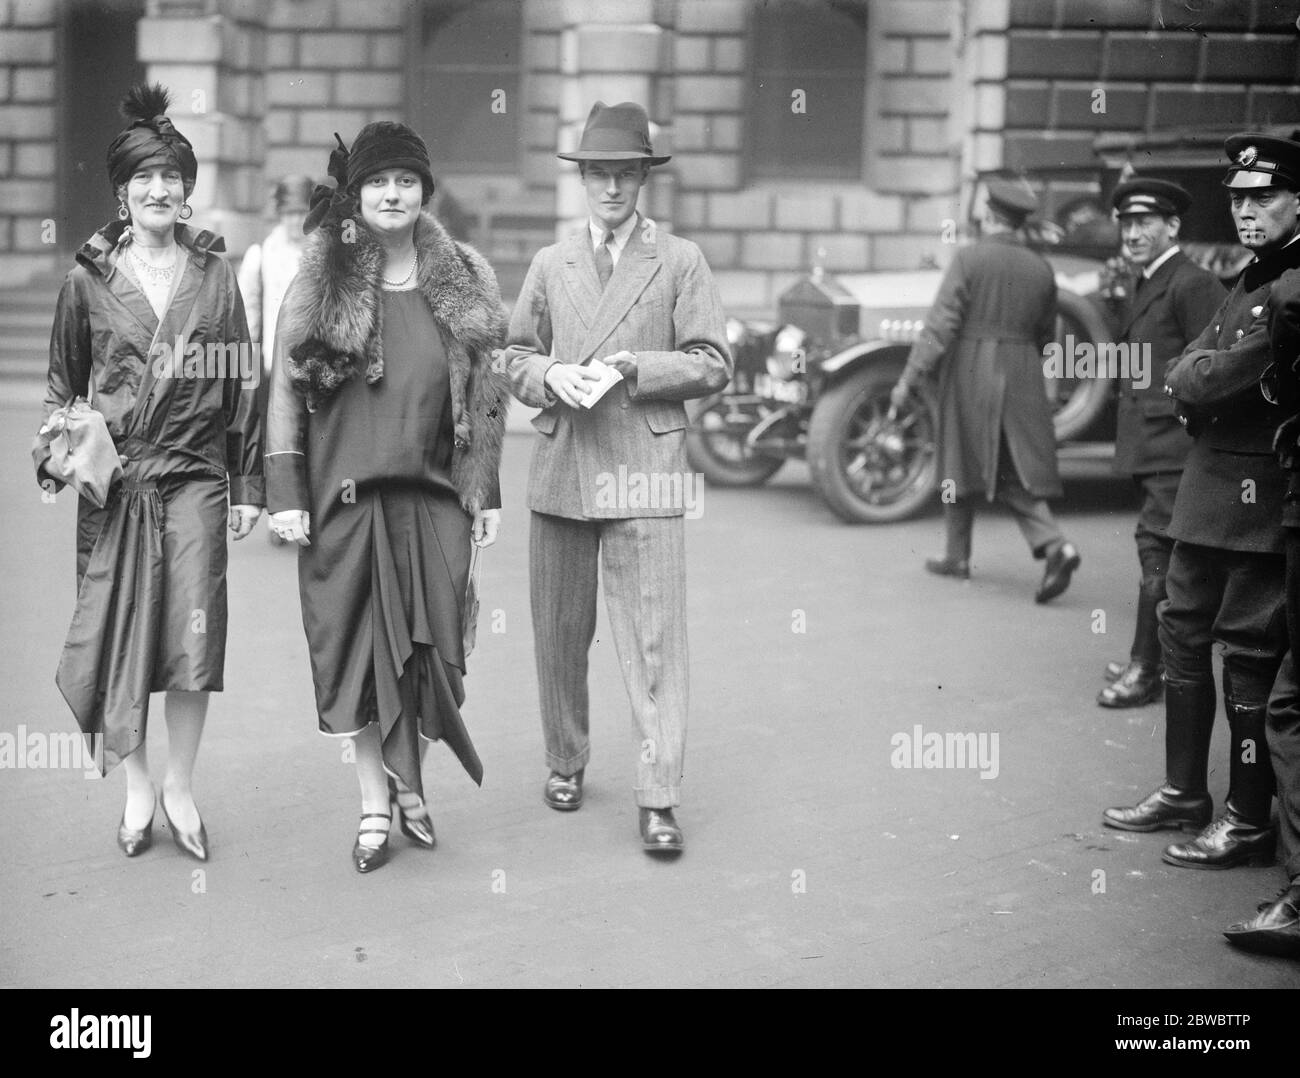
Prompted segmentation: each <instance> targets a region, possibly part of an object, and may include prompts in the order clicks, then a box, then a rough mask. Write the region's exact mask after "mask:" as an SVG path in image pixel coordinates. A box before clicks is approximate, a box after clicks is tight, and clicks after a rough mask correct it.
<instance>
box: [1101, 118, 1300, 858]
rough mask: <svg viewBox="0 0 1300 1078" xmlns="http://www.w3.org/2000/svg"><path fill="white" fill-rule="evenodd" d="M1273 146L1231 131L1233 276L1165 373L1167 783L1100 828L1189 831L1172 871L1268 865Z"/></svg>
mask: <svg viewBox="0 0 1300 1078" xmlns="http://www.w3.org/2000/svg"><path fill="white" fill-rule="evenodd" d="M1285 141H1286V140H1279V139H1271V138H1268V137H1267V136H1263V135H1253V134H1246V135H1234V136H1233V137H1232V138H1230V139H1228V140H1227V141H1226V142H1225V143H1224V147H1225V150H1226V151H1227V155H1228V158H1229V160H1231V161H1232V162H1233V164H1232V167H1231V168H1229V170H1228V175H1227V177H1226V178H1225V179H1224V181H1223V183H1224V186H1225V187H1227V188H1228V189H1229V192H1230V194H1231V200H1232V215H1233V219H1234V221H1235V222H1236V225H1237V233H1238V236H1239V237H1240V240H1241V243H1242V245H1243V246H1244V247H1246V248H1248V249H1250V250H1253V251H1254V252H1255V260H1254V261H1253V262H1251V263H1250V264H1249V265H1248V266H1247V267H1246V269H1245V270H1244V271H1243V272H1242V274H1241V276H1240V277H1239V278H1238V279H1237V281H1236V283H1235V284H1234V285H1233V287H1232V290H1231V291H1230V292H1229V293H1228V296H1227V298H1226V299H1225V300H1224V301H1223V303H1222V304H1221V305H1220V306H1219V309H1218V310H1217V311H1215V313H1214V317H1213V318H1211V319H1210V324H1209V325H1207V326H1206V327H1205V329H1204V331H1203V332H1202V333H1201V334H1200V336H1198V337H1197V338H1196V340H1194V341H1193V342H1192V343H1191V344H1189V345H1188V346H1187V348H1186V350H1185V351H1184V352H1183V354H1182V355H1181V356H1180V357H1179V359H1178V360H1177V361H1176V362H1175V363H1174V364H1173V365H1172V366H1171V367H1170V368H1169V370H1168V371H1167V372H1166V374H1165V385H1166V387H1167V388H1168V391H1169V393H1170V394H1171V396H1172V397H1173V398H1174V399H1175V400H1176V401H1177V402H1178V406H1179V409H1180V414H1181V415H1183V417H1184V418H1185V420H1186V422H1187V429H1188V432H1189V433H1191V435H1192V437H1193V439H1194V441H1193V445H1192V449H1191V452H1190V453H1189V454H1188V456H1187V465H1186V468H1185V469H1184V471H1183V478H1182V482H1181V483H1180V484H1179V487H1178V496H1177V498H1176V500H1175V502H1174V513H1173V519H1172V520H1171V522H1170V525H1169V534H1170V536H1172V537H1173V538H1174V540H1175V544H1174V550H1173V554H1172V555H1171V557H1170V560H1169V572H1168V575H1167V588H1168V596H1169V597H1168V598H1167V599H1166V600H1165V602H1163V603H1162V604H1161V605H1160V609H1159V619H1160V645H1161V649H1162V652H1163V655H1164V662H1165V783H1164V785H1162V786H1161V787H1159V788H1158V789H1157V790H1155V791H1154V792H1153V793H1151V794H1150V795H1149V796H1148V797H1146V798H1145V799H1144V800H1142V801H1141V802H1139V803H1138V804H1137V805H1136V806H1133V807H1130V808H1111V809H1107V810H1106V812H1105V814H1104V819H1103V822H1104V823H1105V824H1106V825H1107V826H1109V827H1118V828H1120V829H1123V830H1129V831H1157V830H1164V829H1177V828H1184V829H1193V830H1195V829H1198V828H1202V827H1204V830H1202V831H1201V833H1200V835H1199V836H1198V837H1197V838H1196V839H1195V840H1194V841H1192V842H1189V843H1185V844H1179V845H1173V846H1170V847H1168V848H1167V849H1166V850H1165V852H1164V860H1165V861H1166V862H1168V863H1169V864H1172V865H1178V866H1181V867H1185V868H1231V867H1233V866H1234V865H1240V864H1249V863H1259V862H1264V863H1268V862H1271V861H1272V859H1273V850H1274V845H1275V838H1276V836H1275V832H1274V828H1273V827H1272V826H1271V824H1270V821H1269V810H1270V807H1271V804H1272V797H1273V769H1272V766H1271V764H1270V762H1269V755H1268V753H1267V752H1265V751H1263V750H1264V747H1265V745H1266V741H1265V710H1266V705H1267V702H1268V696H1269V690H1270V689H1271V687H1272V685H1273V680H1274V678H1275V676H1276V674H1277V672H1278V667H1279V665H1280V664H1281V662H1282V657H1283V655H1284V654H1285V652H1286V624H1285V613H1284V602H1283V592H1284V585H1285V559H1284V557H1283V542H1282V526H1281V522H1282V505H1283V495H1284V493H1285V490H1286V474H1285V473H1284V472H1283V470H1282V468H1281V466H1280V465H1279V464H1278V462H1277V459H1276V458H1275V457H1274V455H1273V451H1272V446H1273V437H1274V433H1275V431H1276V430H1277V427H1278V424H1279V422H1280V421H1281V420H1282V419H1283V418H1284V416H1283V414H1282V410H1281V409H1280V408H1279V407H1277V405H1275V404H1273V403H1271V402H1269V401H1268V400H1267V399H1266V398H1265V397H1264V396H1263V395H1262V394H1261V393H1260V379H1261V377H1262V376H1263V375H1264V373H1265V371H1266V369H1267V368H1268V367H1269V365H1270V363H1271V361H1272V356H1271V353H1270V348H1269V339H1268V303H1269V296H1270V294H1271V292H1272V288H1273V282H1274V281H1276V280H1277V278H1278V277H1279V276H1281V274H1282V273H1283V272H1285V271H1286V270H1287V269H1290V268H1293V267H1295V266H1298V265H1300V243H1297V242H1295V239H1296V232H1297V214H1296V199H1295V197H1294V196H1293V195H1291V194H1290V193H1289V192H1287V191H1283V190H1279V186H1278V185H1279V184H1280V183H1282V184H1287V185H1290V186H1291V187H1292V188H1294V186H1295V185H1296V177H1297V176H1300V158H1297V157H1295V156H1294V151H1293V150H1287V149H1286V148H1285V146H1279V145H1278V144H1279V143H1284V142H1285ZM1215 643H1218V644H1221V645H1222V649H1223V702H1224V708H1225V710H1226V712H1227V717H1228V726H1229V730H1230V732H1231V740H1230V745H1231V748H1230V749H1229V756H1228V761H1229V779H1228V798H1227V804H1226V806H1225V808H1224V812H1223V814H1222V815H1221V816H1220V817H1219V818H1218V819H1216V820H1214V821H1213V822H1212V823H1210V822H1208V821H1209V820H1210V816H1211V810H1212V808H1213V805H1212V802H1211V798H1210V794H1209V792H1208V788H1207V777H1208V770H1209V752H1210V737H1211V733H1212V731H1213V727H1214V714H1215V688H1214V675H1213V671H1212V668H1211V648H1212V647H1213V645H1214V644H1215Z"/></svg>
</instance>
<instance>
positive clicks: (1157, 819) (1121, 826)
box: [1101, 784, 1214, 831]
mask: <svg viewBox="0 0 1300 1078" xmlns="http://www.w3.org/2000/svg"><path fill="white" fill-rule="evenodd" d="M1213 810H1214V801H1213V799H1212V798H1211V797H1210V795H1209V794H1208V793H1201V794H1189V793H1185V792H1183V791H1182V790H1180V789H1178V787H1176V786H1169V785H1168V784H1166V785H1164V786H1161V787H1160V789H1158V790H1156V791H1155V792H1154V793H1152V794H1149V795H1148V796H1147V797H1145V798H1143V799H1142V800H1141V801H1139V802H1138V803H1137V804H1136V805H1134V806H1133V807H1132V808H1108V809H1107V810H1106V811H1105V812H1103V813H1102V814H1101V822H1102V823H1104V824H1105V825H1106V826H1107V827H1114V828H1115V829H1116V830H1119V831H1179V830H1182V831H1199V830H1200V829H1201V828H1203V827H1204V826H1205V825H1206V824H1207V823H1209V822H1210V814H1211V813H1212V812H1213Z"/></svg>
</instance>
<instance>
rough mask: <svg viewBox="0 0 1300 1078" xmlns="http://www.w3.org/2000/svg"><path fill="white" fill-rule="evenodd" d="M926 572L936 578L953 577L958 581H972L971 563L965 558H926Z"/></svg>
mask: <svg viewBox="0 0 1300 1078" xmlns="http://www.w3.org/2000/svg"><path fill="white" fill-rule="evenodd" d="M925 570H926V572H928V573H934V575H935V576H951V577H956V578H957V579H958V580H969V579H970V562H969V561H967V560H966V559H965V558H926V559H925Z"/></svg>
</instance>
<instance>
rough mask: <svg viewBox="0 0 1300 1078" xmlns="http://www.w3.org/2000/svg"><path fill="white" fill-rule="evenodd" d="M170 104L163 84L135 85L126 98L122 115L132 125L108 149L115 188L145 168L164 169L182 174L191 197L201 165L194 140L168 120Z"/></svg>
mask: <svg viewBox="0 0 1300 1078" xmlns="http://www.w3.org/2000/svg"><path fill="white" fill-rule="evenodd" d="M170 103H171V99H170V98H169V97H168V94H167V91H166V90H165V89H164V88H163V87H162V86H161V85H160V84H159V83H154V84H153V85H152V86H149V85H147V84H144V83H140V84H138V85H136V86H133V87H131V89H130V91H129V92H128V93H127V95H126V97H124V98H123V99H122V104H121V111H122V115H123V116H124V117H125V118H126V119H127V120H128V121H130V122H129V123H128V124H127V127H126V130H125V131H123V132H122V133H121V134H120V135H118V136H117V138H115V139H114V140H113V144H112V145H111V146H109V148H108V177H109V180H110V181H111V182H112V184H113V187H114V188H117V187H119V186H121V185H122V184H124V183H126V182H127V181H128V180H129V179H130V178H131V177H132V176H134V175H135V174H136V173H137V172H139V171H140V169H142V168H160V167H170V168H174V169H176V170H177V171H179V172H180V174H181V179H182V180H183V181H184V182H185V190H186V193H187V194H188V192H189V191H190V190H191V189H192V188H193V187H194V181H195V180H196V179H197V178H198V174H199V165H198V162H197V161H196V160H195V158H194V148H193V147H192V146H191V145H190V140H189V139H187V138H186V137H185V136H184V135H182V134H181V133H180V132H179V131H177V130H176V128H174V127H173V126H172V122H171V120H169V119H167V115H166V113H167V107H168V105H169V104H170Z"/></svg>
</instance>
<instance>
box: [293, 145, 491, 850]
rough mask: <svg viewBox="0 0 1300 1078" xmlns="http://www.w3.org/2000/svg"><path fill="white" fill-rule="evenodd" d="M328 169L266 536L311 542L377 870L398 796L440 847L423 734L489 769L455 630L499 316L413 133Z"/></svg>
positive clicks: (320, 657)
mask: <svg viewBox="0 0 1300 1078" xmlns="http://www.w3.org/2000/svg"><path fill="white" fill-rule="evenodd" d="M329 171H330V175H331V176H333V177H334V178H335V179H336V180H337V181H338V187H337V189H336V190H335V191H334V192H333V193H332V195H331V193H330V192H329V191H328V189H326V188H319V189H318V191H317V196H315V197H314V198H313V202H314V203H315V208H314V209H313V211H312V215H311V216H310V217H309V220H308V228H309V229H310V228H313V227H314V226H315V225H316V224H318V223H319V224H320V228H319V231H316V232H315V234H314V235H312V236H311V237H310V239H309V241H308V243H307V247H306V250H305V252H304V254H303V260H302V265H301V269H300V272H299V274H298V277H297V278H296V279H295V281H294V283H293V285H292V286H291V287H290V289H289V294H288V295H287V296H286V297H285V302H284V307H283V309H282V311H281V318H280V329H279V332H278V333H277V340H276V349H275V361H274V364H273V373H272V387H271V412H270V431H269V435H268V452H267V470H268V486H269V491H268V493H269V498H270V507H271V509H272V510H273V515H272V517H271V524H272V527H273V528H274V529H275V530H276V531H277V532H279V534H280V535H281V536H282V537H283V538H285V539H288V540H293V541H296V542H297V543H298V544H299V545H300V546H301V550H300V551H299V555H298V583H299V591H300V594H301V597H302V610H303V627H304V629H305V630H306V633H307V644H308V647H309V649H310V653H311V665H312V679H313V682H314V684H315V690H316V708H317V712H318V716H319V723H320V729H321V732H322V733H325V734H327V735H331V736H336V737H350V738H352V739H353V740H354V741H355V745H356V766H357V778H358V781H359V782H360V785H361V812H362V816H361V826H360V828H359V830H358V834H357V838H356V842H355V844H354V845H353V850H352V859H353V864H354V866H355V867H356V869H357V871H358V872H369V871H372V870H373V869H375V868H378V867H379V866H381V865H383V864H384V863H385V862H386V861H387V859H388V856H389V845H388V832H389V825H390V824H391V822H392V813H391V812H390V811H389V809H390V806H391V805H397V806H398V810H399V814H400V824H401V830H402V832H403V833H404V834H405V835H407V837H408V838H410V839H411V840H412V841H414V842H416V843H417V844H419V845H421V846H424V847H426V848H432V847H433V846H434V843H435V836H434V829H433V823H432V820H431V818H430V816H429V811H428V808H427V806H426V804H425V797H424V784H423V780H422V778H421V771H420V765H421V761H422V758H423V749H424V746H425V745H426V744H427V743H428V742H429V741H434V740H445V741H446V742H447V744H448V746H449V747H450V748H451V749H452V751H453V752H455V753H456V756H457V757H458V758H459V759H460V761H461V763H462V764H463V765H464V767H465V770H466V771H467V772H468V773H469V775H470V777H471V778H473V779H474V781H475V782H477V783H481V782H482V778H483V767H482V764H481V763H480V762H479V758H478V754H477V753H476V752H475V750H474V746H473V744H472V742H471V741H470V737H469V732H468V731H467V730H466V729H465V724H464V722H463V721H462V719H461V714H460V707H461V705H462V704H463V702H464V699H465V692H464V687H463V684H462V678H463V676H464V674H465V665H466V664H465V644H464V635H463V633H464V628H465V626H464V624H463V623H464V620H465V605H466V586H467V581H468V577H469V570H470V551H471V537H472V541H473V543H475V544H477V545H478V546H480V547H486V546H490V545H491V544H492V543H493V542H494V541H495V539H496V534H497V528H498V526H499V522H500V513H499V512H498V507H499V506H500V491H499V488H498V483H497V468H498V464H499V462H500V456H501V445H502V440H503V437H504V432H505V414H506V408H507V405H508V399H507V387H506V383H505V380H504V377H503V376H501V375H499V374H497V373H495V372H494V371H493V370H492V368H491V366H490V363H491V353H492V350H493V349H495V348H499V347H500V345H501V343H502V339H503V337H504V332H505V312H504V310H503V308H502V306H501V297H500V293H499V292H498V289H497V283H496V277H495V275H494V274H493V272H492V270H491V268H490V267H489V266H488V265H487V263H486V262H485V261H484V260H483V259H482V258H481V257H480V256H479V255H478V254H477V253H476V252H475V251H473V250H472V249H471V248H469V247H466V246H464V245H463V244H459V243H456V242H455V241H453V240H452V239H451V238H450V237H449V236H448V235H447V233H446V231H445V230H444V229H443V227H442V226H441V225H440V224H439V223H438V222H437V221H436V220H435V219H434V218H433V217H432V216H431V215H430V214H428V213H422V212H421V209H422V207H424V206H426V205H427V204H428V202H429V199H430V198H432V196H433V191H434V184H433V174H432V171H431V168H430V162H429V151H428V149H427V148H426V147H425V144H424V142H423V140H422V139H421V138H420V137H419V135H417V134H416V133H415V132H414V131H413V130H411V128H409V127H407V126H406V125H405V124H400V123H391V122H379V123H371V124H367V125H366V126H365V127H364V128H362V129H361V131H360V133H359V134H358V135H357V137H356V141H355V142H354V143H353V145H352V149H351V152H350V153H349V152H348V151H347V150H345V149H344V148H343V146H342V143H341V142H340V147H339V149H338V150H336V151H335V152H334V153H333V154H332V155H331V159H330V170H329ZM385 772H387V775H388V776H389V777H388V780H387V781H385Z"/></svg>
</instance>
